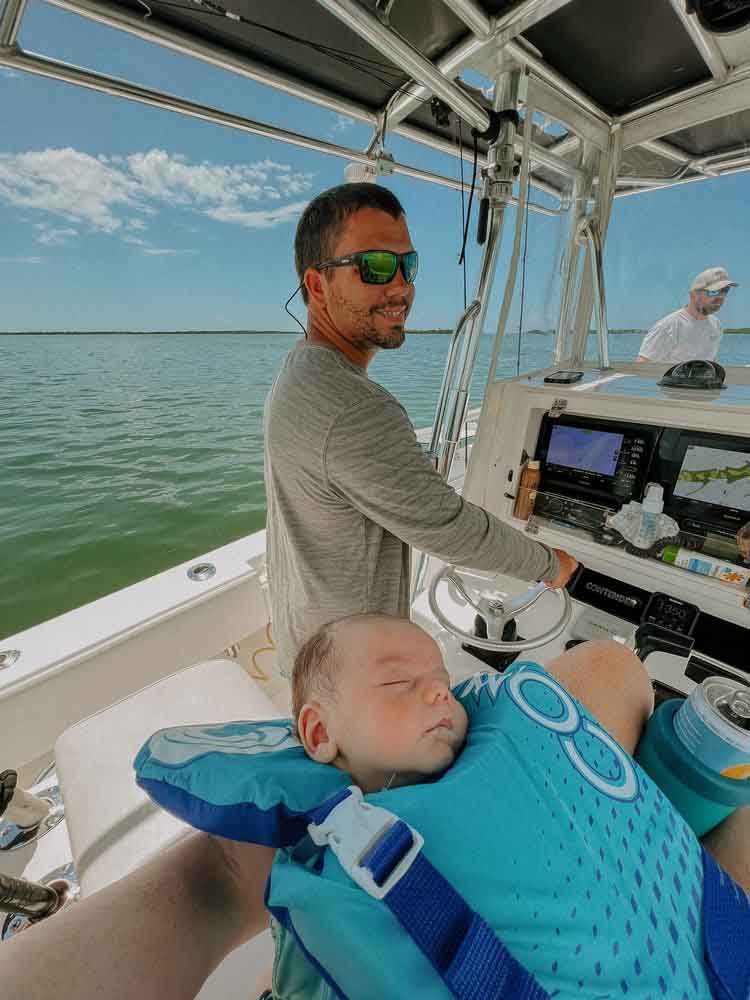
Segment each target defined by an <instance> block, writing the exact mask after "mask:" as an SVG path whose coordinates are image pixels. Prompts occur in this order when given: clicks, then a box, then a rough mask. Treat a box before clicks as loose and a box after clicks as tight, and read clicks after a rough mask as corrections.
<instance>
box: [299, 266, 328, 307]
mask: <svg viewBox="0 0 750 1000" xmlns="http://www.w3.org/2000/svg"><path fill="white" fill-rule="evenodd" d="M324 281H325V279H324V277H323V272H322V271H316V269H315V268H314V267H308V269H307V270H306V271H305V273H304V275H303V276H302V284H303V285H304V288H305V291H306V292H307V301H308V305H309V304H315V305H316V306H318V308H320V309H325V307H326V292H325V287H324Z"/></svg>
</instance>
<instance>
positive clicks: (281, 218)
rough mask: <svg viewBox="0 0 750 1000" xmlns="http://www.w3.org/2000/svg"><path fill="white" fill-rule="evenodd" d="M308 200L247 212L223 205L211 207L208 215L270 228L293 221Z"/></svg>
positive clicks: (256, 226) (242, 223)
mask: <svg viewBox="0 0 750 1000" xmlns="http://www.w3.org/2000/svg"><path fill="white" fill-rule="evenodd" d="M306 204H307V202H306V201H295V202H293V203H292V204H291V205H284V207H283V208H274V209H266V210H257V211H254V212H246V211H243V210H242V209H239V208H232V207H229V206H222V207H220V208H213V209H209V210H208V211H207V212H206V215H210V216H211V218H212V219H217V220H218V221H219V222H238V223H239V224H240V225H241V226H247V227H248V228H250V229H270V228H271V227H272V226H279V225H282V224H283V223H285V222H291V221H292V219H296V218H297V216H298V215H300V214H301V213H302V210H303V209H304V207H305V205H306Z"/></svg>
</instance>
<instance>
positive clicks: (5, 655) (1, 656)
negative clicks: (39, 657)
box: [0, 649, 21, 670]
mask: <svg viewBox="0 0 750 1000" xmlns="http://www.w3.org/2000/svg"><path fill="white" fill-rule="evenodd" d="M20 659H21V650H20V649H0V670H4V669H5V668H6V667H12V666H13V664H14V663H17V662H18V661H19V660H20Z"/></svg>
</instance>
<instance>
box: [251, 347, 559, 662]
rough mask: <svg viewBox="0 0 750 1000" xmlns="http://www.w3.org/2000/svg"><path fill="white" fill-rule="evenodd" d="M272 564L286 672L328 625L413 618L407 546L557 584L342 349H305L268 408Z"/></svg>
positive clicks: (542, 552) (542, 555) (530, 545)
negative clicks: (471, 497) (379, 617)
mask: <svg viewBox="0 0 750 1000" xmlns="http://www.w3.org/2000/svg"><path fill="white" fill-rule="evenodd" d="M265 477H266V494H267V504H268V522H267V560H268V576H269V584H270V589H271V612H272V617H273V633H274V638H275V640H276V645H277V648H278V655H279V663H280V667H281V670H282V673H284V674H286V675H289V674H290V673H291V669H292V665H293V662H294V656H295V654H296V652H297V650H298V649H299V648H300V646H301V645H302V643H303V642H305V640H306V639H308V638H309V637H310V636H311V635H313V633H314V632H316V631H317V629H318V628H320V626H321V625H323V624H325V623H326V622H328V621H331V620H332V619H334V618H340V617H342V616H343V615H347V614H355V613H357V612H363V611H380V612H384V613H387V614H395V615H405V616H408V614H409V581H410V548H409V547H410V546H414V547H416V548H419V549H422V550H424V551H425V552H428V553H430V554H431V555H435V556H438V557H439V558H440V559H443V560H445V561H446V562H450V563H456V564H458V565H462V566H470V567H472V568H474V569H482V570H493V571H497V572H500V571H502V572H506V573H510V574H511V575H513V576H517V577H519V578H520V579H522V580H540V579H549V578H550V577H553V576H555V575H557V573H558V572H559V566H558V562H557V558H556V557H555V555H554V553H553V552H552V551H551V550H550V549H548V548H547V547H546V546H544V545H542V544H540V543H539V542H535V541H532V540H531V539H530V538H527V537H526V536H525V535H523V534H521V533H520V532H518V531H515V530H514V529H513V528H511V527H510V526H509V525H507V524H504V523H503V522H502V521H499V520H498V519H497V518H495V517H493V516H492V515H491V514H488V513H487V512H486V511H484V510H482V508H481V507H477V506H475V505H474V504H472V503H470V502H469V501H467V500H464V499H463V498H462V497H461V496H460V495H459V494H458V493H456V491H455V490H454V489H453V488H452V487H451V486H449V485H448V484H447V483H446V482H445V480H444V479H442V477H441V476H439V475H438V474H437V473H436V472H435V470H434V469H433V467H432V465H431V464H430V462H429V460H428V459H427V458H426V456H425V455H424V453H423V452H422V449H421V448H420V446H419V444H418V442H417V438H416V435H415V433H414V428H413V427H412V425H411V423H410V421H409V418H408V416H407V415H406V411H405V410H404V408H403V407H402V406H401V404H400V403H399V402H397V400H396V399H394V397H393V396H392V395H391V394H390V393H389V392H387V391H386V390H385V389H384V388H383V387H382V386H380V385H378V384H377V383H376V382H373V381H372V380H371V379H369V378H368V376H367V374H366V373H365V372H364V371H363V370H362V369H361V368H358V367H357V366H356V365H354V364H352V363H351V362H350V361H349V360H348V358H347V357H346V356H345V355H343V354H342V353H341V352H340V351H337V350H336V349H334V348H328V347H324V346H322V345H318V344H310V343H308V342H307V341H300V343H299V344H298V345H297V346H296V347H295V348H294V350H292V351H291V353H290V354H289V355H288V357H287V358H286V360H285V362H284V365H283V367H282V369H281V372H280V373H279V376H278V378H277V379H276V382H275V384H274V386H273V388H272V389H271V392H270V393H269V395H268V398H267V400H266V408H265Z"/></svg>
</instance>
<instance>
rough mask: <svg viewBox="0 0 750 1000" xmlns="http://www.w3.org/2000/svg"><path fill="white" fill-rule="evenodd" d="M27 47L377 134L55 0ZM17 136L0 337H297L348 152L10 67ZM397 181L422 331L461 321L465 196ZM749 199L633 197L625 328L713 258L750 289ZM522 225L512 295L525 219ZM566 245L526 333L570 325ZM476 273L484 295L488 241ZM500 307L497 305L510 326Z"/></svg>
mask: <svg viewBox="0 0 750 1000" xmlns="http://www.w3.org/2000/svg"><path fill="white" fill-rule="evenodd" d="M20 40H21V44H22V45H23V46H24V47H25V48H27V49H29V50H31V51H35V52H39V53H42V54H46V55H51V56H54V57H56V58H58V59H61V60H63V61H67V62H72V63H76V64H78V65H84V66H87V67H90V68H92V69H95V70H99V71H104V72H107V73H109V74H111V75H113V76H120V77H124V78H126V79H129V80H133V81H135V82H138V83H142V84H144V85H146V86H150V87H156V88H159V89H163V90H167V91H170V92H172V93H176V94H178V95H180V96H182V97H185V98H187V99H190V100H193V101H198V102H203V103H206V104H210V105H215V106H218V107H219V108H222V109H224V110H228V111H232V112H235V113H239V114H243V115H246V116H249V117H254V118H257V119H259V120H261V121H267V122H270V123H272V124H275V125H279V126H282V127H285V128H290V129H293V130H295V131H303V132H307V133H310V134H314V135H318V136H321V137H323V138H327V139H329V140H331V141H334V142H338V143H341V144H342V145H348V146H351V147H353V148H362V147H364V146H365V145H366V144H367V142H368V140H369V138H370V130H369V128H367V127H366V126H363V125H361V124H358V123H355V122H351V121H349V120H348V119H343V118H341V117H339V116H337V115H335V114H332V113H330V112H327V111H325V110H324V109H322V108H318V107H316V106H315V105H311V104H307V103H305V102H302V101H299V100H296V99H293V98H290V97H287V96H286V95H283V94H279V93H276V92H274V91H272V90H270V89H268V88H264V87H261V86H259V85H256V84H253V83H251V82H249V81H247V80H243V79H240V78H238V77H236V76H234V75H233V74H231V73H226V72H222V71H219V70H215V69H213V68H211V67H209V66H206V65H204V64H202V63H199V62H195V61H191V60H189V59H186V58H183V57H181V56H178V55H175V54H173V53H170V52H168V51H167V50H165V49H162V48H159V47H158V46H153V45H149V44H147V43H145V42H140V41H139V40H137V39H134V38H131V37H130V36H128V35H125V34H122V33H119V32H115V31H113V30H111V29H107V28H104V27H102V26H99V25H95V24H93V23H91V22H88V21H86V20H84V19H81V18H78V17H76V16H75V15H72V14H68V13H66V12H63V11H61V10H58V9H56V8H54V7H50V6H47V5H46V4H44V3H42V2H39V0H31V2H30V4H29V7H28V10H27V13H26V16H25V19H24V24H23V29H22V33H21V39H20ZM0 135H2V140H3V141H2V145H0V232H2V234H3V238H2V244H1V245H0V296H1V301H2V314H1V315H0V330H4V331H12V330H121V329H127V330H173V329H205V330H227V329H258V330H264V329H292V328H293V327H292V324H291V321H290V320H289V318H288V317H287V316H286V315H285V313H284V312H283V308H282V307H283V303H284V301H285V299H286V298H287V296H288V295H289V293H290V292H291V291H292V289H293V288H294V287H295V285H296V277H295V274H294V270H293V264H292V253H291V245H292V240H293V235H294V225H295V221H296V218H297V216H298V214H299V211H300V210H301V207H302V206H304V204H305V203H306V201H307V200H309V198H310V197H312V196H314V194H315V193H317V192H318V191H320V190H322V189H324V188H326V187H329V186H330V185H333V184H337V183H341V182H342V181H343V169H344V166H345V162H346V161H344V160H341V159H338V158H333V157H328V156H324V155H323V154H319V153H313V152H308V151H305V150H301V149H298V148H297V147H293V146H289V145H284V144H281V143H278V142H274V141H270V140H264V139H260V138H257V137H254V136H250V135H247V134H244V133H240V132H238V131H235V130H232V129H227V128H222V127H219V126H214V125H210V124H206V123H203V122H198V121H193V120H190V119H187V118H184V117H182V116H180V115H177V114H174V113H171V112H167V111H160V110H157V109H152V108H147V107H143V106H140V105H136V104H133V103H130V102H127V101H122V100H119V99H116V98H112V97H108V96H107V95H100V94H96V93H93V92H90V91H86V90H84V89H83V88H77V87H71V86H68V85H66V84H62V83H59V82H56V81H51V80H45V79H42V78H39V77H34V76H31V75H29V74H23V73H13V72H9V71H7V70H2V69H0ZM388 145H389V149H390V150H391V151H392V152H393V154H394V155H395V156H396V159H397V160H401V161H402V162H408V163H411V164H413V165H416V166H419V167H423V168H425V169H429V170H434V171H436V172H439V173H444V174H450V175H452V176H456V175H457V172H458V161H457V160H456V159H455V158H452V157H447V156H444V155H442V154H438V153H435V152H433V151H430V150H428V149H426V148H424V147H420V146H418V145H415V144H412V143H408V142H405V141H404V140H400V139H398V137H393V138H390V139H389V143H388ZM467 173H468V171H467ZM389 186H391V187H392V188H393V190H394V191H395V192H396V193H397V194H398V195H399V197H400V198H401V199H402V201H403V202H404V204H405V206H406V208H407V213H408V217H409V222H410V226H411V229H412V236H413V239H414V242H415V245H416V246H417V248H418V249H419V250H420V254H421V268H420V277H419V286H418V294H417V300H416V304H415V307H414V309H413V312H412V316H411V325H412V326H413V327H415V328H427V327H446V326H452V325H453V323H454V321H455V318H456V316H457V314H458V313H459V312H460V310H461V307H462V304H463V292H462V278H461V271H460V269H459V268H458V267H457V266H456V260H457V251H458V246H459V242H460V238H459V228H460V204H459V196H458V194H457V193H456V192H454V191H451V190H449V189H446V188H442V187H437V186H435V185H428V184H425V183H424V182H421V181H416V180H411V179H407V178H399V177H395V178H392V179H391V180H390V181H389ZM749 193H750V176H749V175H748V174H741V175H738V176H736V177H733V178H727V179H725V180H723V181H722V182H707V183H706V184H692V185H686V186H684V187H681V188H675V189H673V190H672V191H669V192H662V193H661V194H659V195H658V196H654V195H642V196H638V197H634V198H627V199H623V200H622V201H620V202H619V203H618V204H617V205H616V209H615V214H614V217H613V223H612V226H611V230H610V238H609V245H608V254H609V260H608V266H607V276H608V298H609V320H610V325H611V326H613V327H624V326H627V327H645V326H648V325H650V323H652V322H653V321H654V320H655V319H656V318H658V317H659V316H660V315H662V314H663V313H665V312H668V311H671V310H672V309H674V308H676V307H677V306H678V305H680V304H681V303H682V301H683V299H684V289H685V288H686V286H687V285H688V284H689V281H690V279H691V278H692V276H693V275H694V274H695V273H696V272H697V271H700V270H702V269H703V268H704V267H707V266H710V265H713V264H724V265H725V266H727V267H728V268H729V269H730V272H732V273H735V272H736V276H737V280H739V281H741V282H743V281H744V283H745V285H747V278H746V277H745V275H744V274H743V268H744V261H745V257H746V251H745V246H744V243H745V233H744V227H743V226H739V225H737V218H738V213H739V211H745V210H746V209H745V208H744V207H743V206H746V205H747V202H748V194H749ZM508 223H509V225H508V227H507V230H506V234H505V238H504V241H503V250H502V253H501V259H500V265H499V274H498V278H499V281H498V285H499V286H500V287H502V278H503V273H504V271H505V269H506V268H507V261H508V253H509V247H510V243H511V241H512V226H513V224H514V213H513V212H512V211H511V212H509V214H508ZM559 240H560V227H559V225H558V223H557V222H556V221H553V220H550V219H548V218H546V217H543V216H538V215H534V214H532V215H531V217H530V224H529V251H528V255H527V275H526V300H525V322H524V327H527V328H528V327H534V326H536V327H542V328H547V327H550V326H553V325H554V322H555V315H556V289H557V276H556V274H555V269H554V260H555V253H556V250H557V249H558V248H559ZM469 262H470V289H471V287H472V280H471V279H472V277H473V276H474V271H475V269H476V266H477V264H478V262H479V254H478V252H477V250H476V248H473V249H472V250H471V251H470V255H469ZM519 278H520V275H519ZM519 285H520V281H519ZM746 295H747V293H746V292H745V291H744V290H739V293H738V294H737V295H736V296H735V298H734V300H733V301H730V302H729V303H728V304H727V306H726V307H725V309H724V311H723V313H722V319H723V321H724V323H725V325H729V326H732V325H745V324H746V323H748V322H750V317H748V315H747V312H746V310H745V309H744V307H743V305H742V303H743V301H744V298H745V296H746ZM519 299H520V295H516V302H515V312H516V313H517V309H518V301H519ZM498 306H499V301H498V296H497V295H496V296H495V301H493V304H492V307H491V308H492V309H493V310H494V314H495V315H496V311H497V308H498ZM297 313H298V315H301V314H302V310H301V304H300V303H299V300H297ZM491 315H493V314H492V313H491ZM513 323H516V324H517V318H516V316H515V315H514V316H512V319H511V324H513ZM491 326H492V323H490V322H488V324H487V327H488V328H490V327H491Z"/></svg>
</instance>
